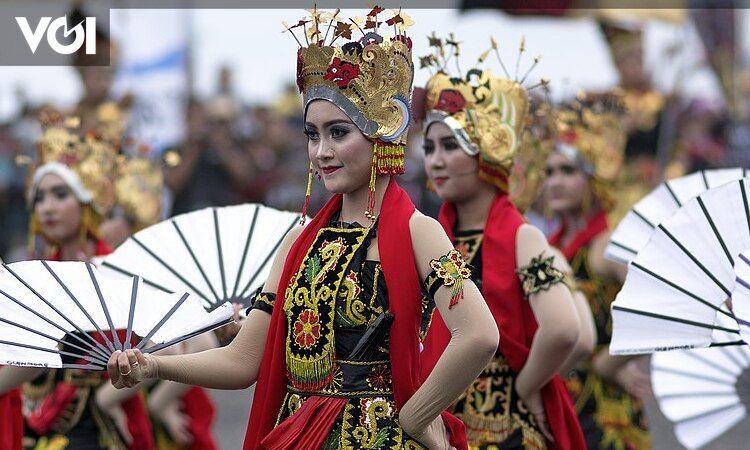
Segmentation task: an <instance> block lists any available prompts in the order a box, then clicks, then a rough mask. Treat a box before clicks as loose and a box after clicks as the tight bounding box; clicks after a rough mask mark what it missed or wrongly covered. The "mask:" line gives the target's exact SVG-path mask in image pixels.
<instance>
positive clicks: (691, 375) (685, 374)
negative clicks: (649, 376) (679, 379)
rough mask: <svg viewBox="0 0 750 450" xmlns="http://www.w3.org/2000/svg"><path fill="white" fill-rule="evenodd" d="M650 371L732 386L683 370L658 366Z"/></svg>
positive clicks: (710, 377)
mask: <svg viewBox="0 0 750 450" xmlns="http://www.w3.org/2000/svg"><path fill="white" fill-rule="evenodd" d="M651 370H656V371H659V372H665V373H671V374H673V375H680V376H683V377H686V378H695V379H696V380H703V381H709V382H711V383H717V384H722V385H725V386H734V383H731V382H729V381H727V380H724V379H721V378H716V377H712V376H709V375H704V374H700V373H692V372H685V371H684V370H678V369H672V368H671V367H660V366H654V367H653V368H652V369H651Z"/></svg>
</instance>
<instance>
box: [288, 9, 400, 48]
mask: <svg viewBox="0 0 750 450" xmlns="http://www.w3.org/2000/svg"><path fill="white" fill-rule="evenodd" d="M307 11H308V13H309V15H308V16H305V17H303V18H301V19H300V20H298V21H297V23H295V24H293V25H290V24H289V23H287V22H286V21H284V22H282V23H281V24H282V26H283V27H284V31H283V32H289V33H290V34H291V35H292V37H294V40H295V41H297V44H299V46H300V47H306V46H311V45H317V46H318V47H326V46H332V45H333V44H334V43H335V42H336V41H337V40H338V38H340V37H343V38H344V39H349V40H351V39H352V33H353V31H354V29H355V28H356V29H357V30H359V32H360V33H362V37H361V38H360V40H361V41H364V42H370V41H371V40H372V39H376V36H379V35H378V31H379V29H380V26H381V25H383V24H386V25H388V26H391V27H393V32H394V35H395V36H406V30H407V29H408V28H409V27H411V26H412V25H414V20H413V19H412V18H411V17H410V16H409V15H408V14H406V13H405V12H403V11H402V10H401V9H398V10H395V9H391V10H389V11H390V13H391V16H390V17H389V18H387V19H385V20H381V19H380V18H379V16H380V15H381V14H383V13H384V12H385V11H386V10H385V9H384V8H381V7H380V6H374V7H373V8H372V9H371V10H370V11H369V12H368V13H367V15H366V16H365V17H364V18H362V17H352V18H349V19H346V20H342V19H341V18H340V17H339V13H340V12H341V9H336V10H335V11H334V12H333V13H330V12H326V11H321V10H318V8H317V6H315V7H313V9H309V10H307ZM326 24H327V25H328V26H327V27H326V28H325V32H322V31H321V27H322V26H323V25H326ZM298 28H302V29H303V35H304V36H305V43H306V45H303V44H302V41H301V40H300V39H299V37H298V36H297V34H296V33H295V31H294V30H295V29H298ZM331 30H333V33H332V34H331ZM329 35H330V36H332V37H331V40H330V41H328V37H329Z"/></svg>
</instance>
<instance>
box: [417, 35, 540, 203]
mask: <svg viewBox="0 0 750 450" xmlns="http://www.w3.org/2000/svg"><path fill="white" fill-rule="evenodd" d="M428 40H429V45H430V47H432V48H433V49H434V51H433V54H431V55H428V56H424V57H421V58H420V65H421V67H422V68H429V69H434V70H435V72H434V73H433V75H432V76H431V77H430V79H429V80H428V82H427V85H426V87H425V92H424V119H425V120H424V125H423V130H424V131H426V130H427V128H429V126H430V125H431V124H433V123H435V122H442V123H444V124H446V125H447V126H448V128H450V129H451V131H452V132H453V135H454V136H455V137H456V139H457V140H458V142H459V143H460V144H461V147H462V148H463V149H464V151H465V152H466V153H468V154H469V155H472V156H475V155H478V157H479V177H480V178H481V179H482V180H484V181H486V182H488V183H490V184H492V185H494V186H496V187H498V188H499V189H501V190H503V191H507V190H508V175H509V172H510V169H511V167H512V165H513V160H514V157H515V155H516V152H517V151H518V148H519V146H520V144H521V141H522V139H523V132H524V125H525V122H526V119H527V114H528V110H529V94H528V90H527V89H526V88H524V87H523V82H524V81H525V80H526V78H527V77H528V75H529V73H530V72H531V70H533V68H534V67H535V66H536V65H537V63H538V62H539V60H540V57H538V56H537V57H535V58H534V60H533V64H532V65H531V66H530V67H529V68H528V69H527V70H526V72H525V74H524V75H523V76H522V77H520V78H519V76H518V69H519V64H518V62H520V59H521V56H522V55H523V53H524V52H525V51H526V46H525V40H524V39H522V40H521V45H520V47H519V58H518V61H517V63H516V71H515V75H514V76H512V77H511V75H510V74H509V73H508V70H507V69H506V67H505V65H504V64H503V61H502V59H501V58H500V54H499V51H498V45H497V42H496V41H495V39H494V38H490V48H489V49H488V50H486V51H485V52H484V53H482V54H481V56H480V57H479V59H478V60H477V65H476V67H474V68H472V69H470V70H468V71H467V72H466V73H462V71H461V68H460V65H459V61H458V60H459V56H460V42H458V41H457V40H456V39H455V37H454V36H453V34H452V33H451V34H449V37H448V38H447V39H441V38H439V37H437V36H435V33H434V32H433V33H432V35H431V36H429V37H428ZM490 52H494V54H495V55H496V56H497V58H498V60H499V62H500V66H501V67H502V69H503V71H504V73H505V77H497V76H494V75H493V74H492V72H491V71H490V70H489V69H482V68H480V66H481V65H482V64H483V63H484V61H485V60H486V59H487V56H489V54H490ZM451 59H453V60H454V62H455V64H456V70H457V73H458V75H456V76H452V75H450V74H449V69H448V66H449V64H450V62H451ZM547 84H548V81H547V80H545V79H542V81H541V82H540V83H539V84H537V85H535V86H533V87H531V88H529V90H530V89H533V88H534V87H536V86H547Z"/></svg>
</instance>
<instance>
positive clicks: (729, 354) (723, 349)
mask: <svg viewBox="0 0 750 450" xmlns="http://www.w3.org/2000/svg"><path fill="white" fill-rule="evenodd" d="M720 350H721V353H723V354H724V355H726V357H727V358H729V359H730V360H731V361H732V363H733V364H734V365H735V366H737V367H742V362H741V361H740V360H738V359H737V357H736V356H735V355H734V354H732V352H730V351H729V350H728V349H727V348H726V347H725V346H722V347H721V348H720Z"/></svg>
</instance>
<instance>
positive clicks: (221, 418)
mask: <svg viewBox="0 0 750 450" xmlns="http://www.w3.org/2000/svg"><path fill="white" fill-rule="evenodd" d="M211 394H212V395H213V398H214V399H215V400H216V403H217V405H218V410H219V411H218V418H217V423H216V427H215V430H216V435H217V436H218V438H219V441H220V445H221V450H238V449H241V448H242V440H243V438H244V436H245V426H246V425H247V416H248V409H249V408H250V400H251V397H252V389H248V390H245V391H212V392H211ZM647 414H648V417H649V420H650V421H651V425H652V437H653V444H654V445H653V450H683V449H684V447H682V446H681V445H680V444H679V443H678V442H677V440H676V439H675V438H674V435H673V434H672V425H671V424H670V423H669V421H667V420H666V419H665V418H664V416H662V415H661V414H659V412H658V408H656V406H655V404H653V403H651V404H649V405H647ZM747 449H750V421H748V420H745V421H744V422H742V423H740V424H739V425H738V426H737V427H735V428H734V429H732V430H730V431H729V432H727V433H726V434H725V435H724V436H722V437H721V438H719V439H717V440H716V441H715V442H713V443H712V444H711V445H709V446H706V447H704V448H703V449H701V450H747Z"/></svg>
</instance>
